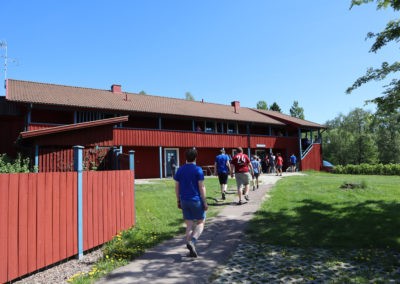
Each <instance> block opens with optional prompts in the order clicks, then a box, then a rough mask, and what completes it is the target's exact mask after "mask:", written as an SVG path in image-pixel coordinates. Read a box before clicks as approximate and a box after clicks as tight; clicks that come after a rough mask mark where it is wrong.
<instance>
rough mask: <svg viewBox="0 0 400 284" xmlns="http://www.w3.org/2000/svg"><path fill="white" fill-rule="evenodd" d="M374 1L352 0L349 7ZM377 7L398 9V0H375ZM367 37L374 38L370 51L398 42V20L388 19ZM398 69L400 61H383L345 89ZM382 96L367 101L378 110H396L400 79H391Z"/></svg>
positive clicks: (399, 32) (399, 34) (358, 85)
mask: <svg viewBox="0 0 400 284" xmlns="http://www.w3.org/2000/svg"><path fill="white" fill-rule="evenodd" d="M370 2H374V1H373V0H353V1H352V2H351V7H353V6H359V5H362V4H366V3H370ZM376 3H377V8H378V9H386V8H388V7H391V8H392V9H393V10H394V11H398V10H399V9H400V1H399V0H377V1H376ZM367 38H375V42H374V44H373V45H372V47H371V50H370V52H375V53H376V52H377V51H378V50H379V49H381V48H382V47H384V46H386V45H387V44H388V43H390V42H393V41H394V42H399V39H400V20H398V19H397V20H393V21H389V22H388V23H387V25H386V27H385V29H384V30H383V31H382V32H380V33H372V32H370V33H368V35H367ZM398 71H400V62H394V63H392V64H389V63H387V62H383V63H382V65H381V67H380V68H376V69H374V68H369V69H368V70H367V73H366V74H365V75H364V76H362V77H360V78H358V79H357V80H356V81H355V82H354V83H353V85H352V86H351V87H349V88H348V89H347V90H346V93H348V94H350V93H351V92H352V91H354V90H355V89H357V88H359V87H361V86H362V85H364V84H365V83H368V82H370V81H382V80H385V79H386V78H387V76H388V75H390V74H393V73H397V72H398ZM385 87H386V89H385V91H384V92H382V93H383V96H379V97H376V98H375V99H373V100H369V101H367V102H372V103H376V104H377V106H378V109H379V110H383V111H387V112H396V111H397V110H398V109H399V108H400V81H399V80H398V79H393V80H392V81H391V82H390V83H389V84H387V85H386V86H385Z"/></svg>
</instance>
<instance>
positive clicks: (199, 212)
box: [181, 200, 206, 220]
mask: <svg viewBox="0 0 400 284" xmlns="http://www.w3.org/2000/svg"><path fill="white" fill-rule="evenodd" d="M181 208H182V214H183V218H184V219H185V220H204V219H205V218H206V211H204V207H203V203H202V202H201V201H200V200H198V201H195V200H181Z"/></svg>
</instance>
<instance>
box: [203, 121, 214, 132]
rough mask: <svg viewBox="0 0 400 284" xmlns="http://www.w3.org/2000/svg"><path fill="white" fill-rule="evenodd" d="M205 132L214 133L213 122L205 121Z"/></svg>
mask: <svg viewBox="0 0 400 284" xmlns="http://www.w3.org/2000/svg"><path fill="white" fill-rule="evenodd" d="M205 132H215V123H214V122H213V121H206V129H205Z"/></svg>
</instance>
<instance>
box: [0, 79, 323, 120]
mask: <svg viewBox="0 0 400 284" xmlns="http://www.w3.org/2000/svg"><path fill="white" fill-rule="evenodd" d="M6 87H7V90H6V99H7V100H9V101H13V102H19V103H33V104H41V105H54V106H65V107H77V108H86V109H92V110H103V111H112V112H116V111H117V112H120V113H121V112H140V113H148V114H157V115H158V114H164V115H175V116H185V117H191V118H201V119H213V120H216V119H217V120H224V121H239V122H253V123H261V124H270V125H278V126H279V125H280V126H284V125H286V124H292V125H295V126H303V127H315V128H325V127H324V126H322V125H320V124H317V123H313V122H309V121H306V120H302V119H298V118H294V117H291V116H289V115H284V114H281V113H279V112H275V111H264V110H256V109H252V108H246V107H238V108H236V110H237V111H235V107H234V106H231V105H222V104H215V103H209V102H202V101H190V100H185V99H176V98H167V97H160V96H152V95H142V94H135V93H128V92H122V91H121V87H120V86H118V85H117V86H116V87H117V88H115V90H116V91H115V92H113V91H112V89H110V90H99V89H90V88H81V87H71V86H64V85H55V84H48V83H38V82H29V81H21V80H12V79H8V80H7V82H6Z"/></svg>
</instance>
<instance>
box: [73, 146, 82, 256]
mask: <svg viewBox="0 0 400 284" xmlns="http://www.w3.org/2000/svg"><path fill="white" fill-rule="evenodd" d="M83 149H84V147H83V146H74V170H75V171H76V172H77V173H78V258H79V259H82V257H83V190H82V184H83V182H82V172H83Z"/></svg>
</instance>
